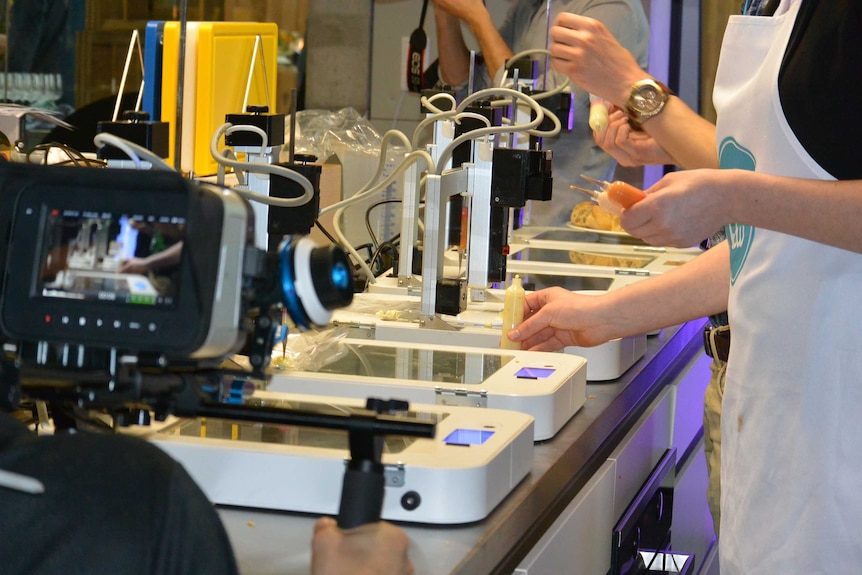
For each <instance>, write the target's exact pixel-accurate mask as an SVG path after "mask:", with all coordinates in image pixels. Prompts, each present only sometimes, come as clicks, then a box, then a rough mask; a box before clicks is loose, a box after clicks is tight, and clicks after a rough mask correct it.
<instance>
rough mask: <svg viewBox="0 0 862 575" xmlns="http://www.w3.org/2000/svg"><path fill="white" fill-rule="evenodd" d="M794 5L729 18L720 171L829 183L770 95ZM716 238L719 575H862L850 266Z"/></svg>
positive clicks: (758, 234)
mask: <svg viewBox="0 0 862 575" xmlns="http://www.w3.org/2000/svg"><path fill="white" fill-rule="evenodd" d="M802 1H804V0H782V3H781V6H780V7H779V9H778V11H777V12H776V14H775V16H773V17H756V16H732V17H731V18H730V21H729V24H728V27H727V32H726V35H725V38H724V42H723V44H722V51H721V58H720V62H719V67H718V72H717V77H716V87H715V92H714V101H715V107H716V110H717V112H718V118H719V121H718V127H717V143H718V146H719V157H720V161H721V166H722V168H742V169H751V170H755V171H758V172H763V173H770V174H780V175H785V176H794V177H799V178H817V179H829V180H831V179H834V178H832V177H831V176H830V175H829V174H828V173H826V171H825V170H823V169H822V168H821V167H820V166H819V165H818V164H817V163H816V162H815V161H814V160H813V159H812V158H811V157H810V156H809V155H808V153H807V152H806V151H805V150H804V149H803V148H802V146H801V145H800V143H799V141H798V140H797V139H796V137H795V136H794V134H793V133H792V131H791V130H790V127H789V126H788V124H787V120H786V119H785V117H784V114H783V112H782V109H781V102H780V100H779V95H778V71H779V68H780V65H781V59H782V57H783V55H784V51H785V48H786V45H787V39H788V38H789V36H790V33H791V30H792V28H793V23H794V21H795V19H796V14H797V12H798V10H799V6H800V4H801V2H802ZM824 57H828V55H824ZM860 73H862V72H860ZM800 97H804V95H800ZM824 113H829V111H828V110H827V111H824ZM860 161H862V147H860ZM860 225H862V222H860ZM727 236H728V240H729V241H730V242H731V243H730V248H731V279H732V285H731V290H730V301H729V304H728V311H729V317H730V326H731V331H732V333H733V338H732V347H731V351H730V361H729V365H728V370H727V382H726V388H725V393H724V402H723V414H722V453H721V486H722V493H721V507H722V513H721V538H720V558H721V571H722V575H732V574H744V575H757V574H764V575H777V574H779V573H781V574H785V573H805V574H810V573H842V574H847V573H862V255H860V254H856V253H852V252H849V251H846V250H841V249H837V248H832V247H828V246H825V245H822V244H817V243H814V242H810V241H807V240H803V239H799V238H795V237H792V236H788V235H785V234H780V233H776V232H771V231H767V230H764V229H759V228H758V229H755V228H751V227H749V226H736V225H731V226H728V227H727Z"/></svg>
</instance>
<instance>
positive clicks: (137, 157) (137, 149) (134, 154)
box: [93, 132, 175, 172]
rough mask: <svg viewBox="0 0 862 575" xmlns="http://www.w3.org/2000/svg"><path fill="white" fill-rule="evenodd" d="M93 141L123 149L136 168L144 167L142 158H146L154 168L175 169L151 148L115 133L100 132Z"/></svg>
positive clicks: (100, 144)
mask: <svg viewBox="0 0 862 575" xmlns="http://www.w3.org/2000/svg"><path fill="white" fill-rule="evenodd" d="M93 143H94V144H96V146H97V147H99V148H101V147H102V146H113V147H115V148H117V149H118V150H122V151H123V152H125V154H126V155H127V156H129V159H131V160H132V161H133V162H134V163H135V168H136V169H138V170H140V169H142V167H143V166H142V165H141V160H142V159H143V160H146V161H148V162H150V164H152V166H153V169H156V170H164V171H168V172H173V171H175V170H174V168H173V166H171V165H170V164H168V163H167V162H165V161H164V160H163V159H162V158H160V157H159V156H158V155H156V154H154V153H153V152H151V151H150V150H148V149H146V148H145V147H143V146H139V145H138V144H136V143H134V142H130V141H129V140H126V139H125V138H121V137H119V136H115V135H114V134H108V133H105V132H102V133H100V134H96V136H95V137H94V138H93Z"/></svg>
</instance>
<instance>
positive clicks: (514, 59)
mask: <svg viewBox="0 0 862 575" xmlns="http://www.w3.org/2000/svg"><path fill="white" fill-rule="evenodd" d="M533 54H546V55H548V56H551V55H552V54H551V52H550V50H546V49H544V48H534V49H532V50H524V51H523V52H518V53H517V54H515V55H513V56H512V57H511V58H509V59H508V60H506V62H505V63H504V64H503V67H502V68H500V73H501V78H500V80H499V82H495V83H496V84H497V85H498V86H499V87H501V88H502V87H505V85H506V80H507V79H508V75H509V68H511V66H512V64H514V63H515V62H517V61H518V60H520V59H521V58H524V57H526V56H532V55H533ZM545 75H546V76H547V75H548V70H545ZM571 84H572V82H571V80H569V79H568V78H566V79H565V80H563V82H562V83H561V84H560V85H559V86H556V87H555V88H552V89H550V90H547V91H545V92H537V93H535V94H531V97H532V98H533V99H534V100H544V99H545V98H550V97H551V96H555V95H557V94H559V93H560V92H562V91H563V90H565V89H566V88H568V87H569V86H571ZM492 105H493V104H492ZM504 105H505V104H504Z"/></svg>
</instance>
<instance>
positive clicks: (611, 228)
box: [570, 202, 624, 232]
mask: <svg viewBox="0 0 862 575" xmlns="http://www.w3.org/2000/svg"><path fill="white" fill-rule="evenodd" d="M570 221H571V222H572V225H575V226H578V227H581V228H588V229H591V230H604V231H606V232H623V231H624V230H623V228H622V226H620V217H619V216H615V215H614V214H611V213H609V212H606V211H605V210H603V209H602V208H600V207H599V206H598V205H597V204H594V203H593V202H581V203H580V204H578V205H576V206H575V207H574V208H572V215H571V218H570Z"/></svg>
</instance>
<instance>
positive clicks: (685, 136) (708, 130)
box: [643, 96, 718, 169]
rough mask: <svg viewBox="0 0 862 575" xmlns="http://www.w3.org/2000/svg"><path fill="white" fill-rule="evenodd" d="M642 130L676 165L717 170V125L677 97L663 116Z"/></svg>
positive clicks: (666, 108) (671, 99) (673, 98)
mask: <svg viewBox="0 0 862 575" xmlns="http://www.w3.org/2000/svg"><path fill="white" fill-rule="evenodd" d="M643 129H644V131H645V132H646V133H647V134H649V135H650V136H652V137H653V138H655V140H656V142H658V143H659V145H660V146H661V147H662V148H664V150H665V151H667V153H668V154H670V156H671V157H672V158H673V159H674V161H675V163H676V165H678V166H680V167H683V168H687V169H693V168H717V167H718V151H717V149H718V146H717V144H716V141H715V125H714V124H713V123H711V122H709V121H708V120H706V119H704V118H702V117H701V116H700V115H699V114H697V113H696V112H695V111H694V110H692V109H691V108H689V107H688V106H687V105H686V103H685V102H683V101H682V100H681V99H679V98H678V97H676V96H671V97H670V99H669V100H668V102H667V104H665V107H664V109H663V110H662V111H661V113H660V114H658V115H657V116H654V117H652V118H650V119H648V120H647V121H646V122H644V123H643Z"/></svg>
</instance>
